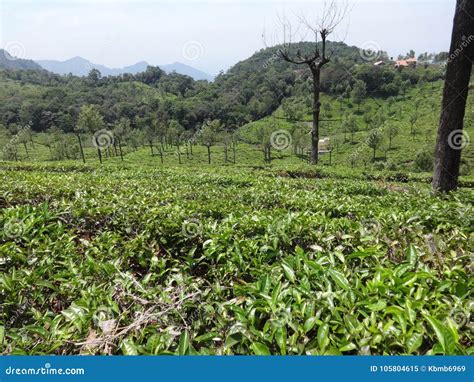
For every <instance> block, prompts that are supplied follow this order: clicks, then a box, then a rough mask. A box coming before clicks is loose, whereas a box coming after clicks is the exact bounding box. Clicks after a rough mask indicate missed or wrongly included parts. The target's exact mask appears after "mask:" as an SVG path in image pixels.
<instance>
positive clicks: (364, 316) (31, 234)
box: [0, 162, 474, 355]
mask: <svg viewBox="0 0 474 382" xmlns="http://www.w3.org/2000/svg"><path fill="white" fill-rule="evenodd" d="M3 167H4V169H8V170H9V171H5V172H4V175H3V178H2V182H1V184H0V191H1V192H2V195H3V201H2V204H3V207H4V208H3V209H2V211H1V214H0V223H1V224H2V226H3V228H4V229H3V230H2V232H1V234H0V235H1V236H0V301H1V309H0V322H1V324H0V343H1V345H0V349H1V351H2V352H3V353H6V354H130V355H133V354H190V355H192V354H258V355H266V354H472V348H471V347H470V346H471V345H470V344H471V343H472V333H471V332H470V330H469V325H468V323H469V319H470V314H471V313H470V307H469V301H470V300H469V297H468V296H469V293H470V290H472V286H473V285H472V282H473V280H472V275H471V274H470V267H471V266H472V264H471V259H470V255H471V253H470V248H469V238H470V236H471V235H472V228H471V227H472V226H473V224H472V223H473V222H472V216H474V214H473V213H472V212H473V211H472V205H471V203H470V201H471V200H472V198H473V192H472V189H460V190H458V191H456V192H453V193H452V194H450V195H445V196H442V197H440V196H435V195H432V194H431V192H430V187H429V185H428V184H426V183H412V184H398V183H386V182H381V181H377V182H370V181H367V179H358V178H355V177H353V178H351V176H353V174H354V171H349V172H346V173H338V172H333V171H331V172H328V171H327V170H325V169H324V168H318V169H317V171H315V170H314V168H313V172H312V173H310V172H309V169H306V170H304V169H300V170H299V172H298V171H297V169H294V170H293V171H292V172H290V170H287V171H282V170H279V169H278V168H275V169H270V168H260V169H258V168H249V169H245V168H234V167H229V166H228V167H226V168H221V167H218V166H215V167H209V168H208V169H206V168H201V169H200V170H199V171H196V168H193V167H170V168H166V167H161V168H157V167H156V165H150V166H149V167H147V166H145V165H141V166H136V165H131V164H126V163H125V164H122V162H115V163H114V162H105V163H104V165H103V166H101V167H98V166H97V167H96V166H92V165H90V164H89V165H87V166H86V165H80V164H75V165H71V164H67V165H65V164H62V165H54V164H49V165H46V164H45V165H31V164H29V165H26V164H23V165H22V164H16V165H5V164H4V165H3ZM315 177H318V179H315Z"/></svg>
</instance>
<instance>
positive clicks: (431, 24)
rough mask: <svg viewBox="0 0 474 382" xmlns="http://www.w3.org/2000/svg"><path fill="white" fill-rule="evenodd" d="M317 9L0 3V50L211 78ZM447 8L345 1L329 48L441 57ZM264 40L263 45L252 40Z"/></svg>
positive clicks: (227, 0)
mask: <svg viewBox="0 0 474 382" xmlns="http://www.w3.org/2000/svg"><path fill="white" fill-rule="evenodd" d="M322 6H323V1H320V0H313V1H298V0H296V1H289V0H273V1H272V0H264V1H259V0H253V1H250V0H219V1H217V0H207V1H201V0H62V1H61V0H0V47H2V48H4V49H6V50H7V51H9V52H10V53H12V54H14V55H16V56H18V57H20V58H29V59H35V60H43V59H54V60H66V59H69V58H71V57H75V56H81V57H84V58H86V59H88V60H90V61H91V62H93V63H96V64H103V65H106V66H108V67H123V66H127V65H132V64H134V63H136V62H138V61H142V60H144V61H147V62H148V63H149V64H152V65H159V64H169V63H173V62H182V63H184V64H187V65H190V66H193V67H195V68H198V69H200V70H203V71H205V72H207V73H209V74H212V75H215V74H217V73H218V72H219V71H220V70H224V71H225V70H227V69H228V68H229V67H231V66H232V65H234V64H235V63H237V62H238V61H241V60H244V59H246V58H248V57H250V56H251V55H252V54H253V53H255V52H256V51H258V50H260V49H262V48H264V47H265V45H266V44H267V45H271V43H272V42H278V41H279V39H278V38H275V37H274V36H275V35H276V33H277V31H278V30H279V29H281V28H279V22H278V19H279V17H280V18H281V17H282V16H283V15H284V16H286V17H288V18H290V19H293V20H296V19H295V18H294V17H293V16H294V15H299V14H304V15H305V16H307V17H308V19H313V18H314V19H316V18H317V16H318V14H321V11H322ZM454 7H455V0H393V1H392V0H388V1H387V0H352V1H350V2H349V11H348V13H347V15H346V18H345V19H344V21H343V22H342V23H341V24H339V26H338V29H337V30H336V31H335V33H334V35H333V36H332V37H331V38H330V39H331V40H338V41H344V42H345V43H347V44H348V45H355V46H358V47H363V48H380V49H382V50H384V51H387V52H388V54H389V56H393V57H397V56H398V54H405V53H406V52H408V51H409V50H410V49H413V50H414V51H415V52H416V53H417V54H419V53H423V52H439V51H447V50H448V49H449V42H450V36H451V29H452V20H453V15H454ZM262 34H265V35H266V36H267V39H266V40H267V42H266V44H265V42H264V41H263V39H262Z"/></svg>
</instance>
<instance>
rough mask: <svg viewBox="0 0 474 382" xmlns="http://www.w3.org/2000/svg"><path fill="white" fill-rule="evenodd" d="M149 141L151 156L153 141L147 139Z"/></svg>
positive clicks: (152, 154)
mask: <svg viewBox="0 0 474 382" xmlns="http://www.w3.org/2000/svg"><path fill="white" fill-rule="evenodd" d="M149 142H150V152H151V156H154V155H155V154H154V152H153V141H149Z"/></svg>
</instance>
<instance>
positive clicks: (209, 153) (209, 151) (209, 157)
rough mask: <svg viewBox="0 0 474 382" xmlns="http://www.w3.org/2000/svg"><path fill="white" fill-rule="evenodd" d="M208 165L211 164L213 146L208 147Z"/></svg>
mask: <svg viewBox="0 0 474 382" xmlns="http://www.w3.org/2000/svg"><path fill="white" fill-rule="evenodd" d="M207 163H209V164H211V146H207Z"/></svg>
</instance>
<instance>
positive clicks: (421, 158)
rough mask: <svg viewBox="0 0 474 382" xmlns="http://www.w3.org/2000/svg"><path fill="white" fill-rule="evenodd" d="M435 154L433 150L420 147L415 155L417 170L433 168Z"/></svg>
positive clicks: (430, 169)
mask: <svg viewBox="0 0 474 382" xmlns="http://www.w3.org/2000/svg"><path fill="white" fill-rule="evenodd" d="M433 160H434V154H433V151H432V150H428V149H426V148H425V149H420V150H419V151H418V152H417V153H416V156H415V169H416V170H417V171H432V170H433Z"/></svg>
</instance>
